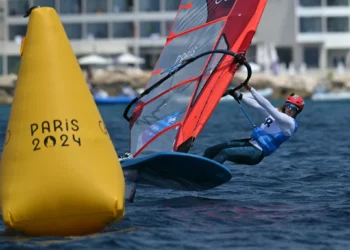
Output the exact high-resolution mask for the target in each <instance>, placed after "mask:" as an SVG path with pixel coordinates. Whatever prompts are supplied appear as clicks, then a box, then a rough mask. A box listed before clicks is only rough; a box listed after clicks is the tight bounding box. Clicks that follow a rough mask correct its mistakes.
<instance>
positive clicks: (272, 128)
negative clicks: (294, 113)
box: [251, 117, 298, 156]
mask: <svg viewBox="0 0 350 250" xmlns="http://www.w3.org/2000/svg"><path fill="white" fill-rule="evenodd" d="M294 122H295V129H294V131H293V133H292V135H293V134H294V133H295V132H296V131H297V129H298V123H297V122H296V120H294ZM292 135H290V136H286V135H284V134H283V133H282V131H281V129H280V127H279V125H278V123H277V122H276V121H275V120H274V119H273V118H272V117H268V118H266V120H265V122H264V123H263V124H261V126H260V127H257V128H255V129H253V132H252V134H251V136H252V137H253V139H254V140H255V141H256V142H257V144H258V145H259V146H260V147H261V149H262V150H263V151H264V156H269V155H270V154H272V153H273V152H275V151H276V150H277V149H278V147H279V146H280V145H281V144H282V143H283V142H285V141H287V140H288V139H289V138H290V137H291V136H292ZM251 143H252V144H253V145H254V142H251Z"/></svg>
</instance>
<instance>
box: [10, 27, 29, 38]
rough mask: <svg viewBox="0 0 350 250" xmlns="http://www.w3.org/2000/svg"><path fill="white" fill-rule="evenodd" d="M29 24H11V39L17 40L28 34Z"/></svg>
mask: <svg viewBox="0 0 350 250" xmlns="http://www.w3.org/2000/svg"><path fill="white" fill-rule="evenodd" d="M26 32H27V25H10V26H9V39H10V40H17V39H19V38H22V37H23V36H25V35H26ZM21 40H22V39H21Z"/></svg>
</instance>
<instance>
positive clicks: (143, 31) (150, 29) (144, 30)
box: [140, 22, 160, 37]
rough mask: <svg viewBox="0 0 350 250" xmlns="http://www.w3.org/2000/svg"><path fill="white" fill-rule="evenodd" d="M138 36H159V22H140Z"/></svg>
mask: <svg viewBox="0 0 350 250" xmlns="http://www.w3.org/2000/svg"><path fill="white" fill-rule="evenodd" d="M140 36H141V37H150V36H160V22H142V23H141V25H140Z"/></svg>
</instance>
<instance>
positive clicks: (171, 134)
mask: <svg viewBox="0 0 350 250" xmlns="http://www.w3.org/2000/svg"><path fill="white" fill-rule="evenodd" d="M178 129H179V127H175V128H173V129H170V130H168V131H166V132H164V133H162V134H161V135H159V137H158V138H157V139H156V140H154V141H151V142H150V143H149V145H147V147H146V148H145V150H143V151H141V152H140V154H138V155H137V157H140V156H144V155H149V154H152V153H158V152H172V151H174V150H173V145H174V142H175V141H174V138H175V137H176V134H177V132H178ZM136 146H141V144H140V145H136ZM139 149H141V147H136V148H135V152H137V151H138V150H139ZM131 152H133V150H131Z"/></svg>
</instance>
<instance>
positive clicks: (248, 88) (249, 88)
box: [244, 83, 252, 92]
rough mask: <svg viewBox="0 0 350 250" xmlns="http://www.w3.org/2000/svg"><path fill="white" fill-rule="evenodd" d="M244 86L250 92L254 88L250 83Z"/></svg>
mask: <svg viewBox="0 0 350 250" xmlns="http://www.w3.org/2000/svg"><path fill="white" fill-rule="evenodd" d="M244 88H245V89H246V90H248V91H249V92H250V90H251V89H252V88H251V87H250V86H249V84H248V83H247V84H245V85H244Z"/></svg>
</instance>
